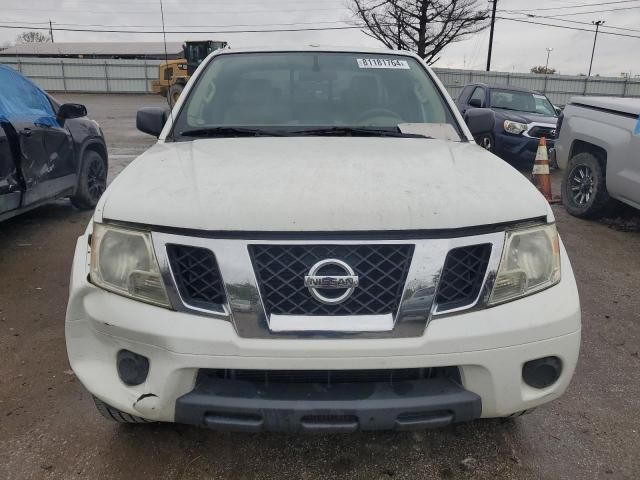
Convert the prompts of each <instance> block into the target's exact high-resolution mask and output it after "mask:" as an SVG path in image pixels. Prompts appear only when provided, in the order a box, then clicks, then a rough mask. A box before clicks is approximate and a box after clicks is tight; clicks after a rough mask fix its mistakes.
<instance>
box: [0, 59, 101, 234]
mask: <svg viewBox="0 0 640 480" xmlns="http://www.w3.org/2000/svg"><path fill="white" fill-rule="evenodd" d="M86 115H87V109H86V108H85V107H84V105H80V104H76V103H66V104H63V105H60V104H59V103H58V102H56V101H55V100H54V99H53V98H52V97H51V96H50V95H48V94H47V93H46V92H44V91H43V90H42V89H41V88H40V87H38V86H37V85H36V84H35V83H33V82H32V81H30V80H28V79H27V78H24V77H23V76H22V75H20V74H19V73H18V72H16V71H14V70H13V69H11V68H9V67H7V66H3V65H0V221H1V220H5V219H7V218H10V217H13V216H15V215H18V214H19V213H22V212H24V211H26V210H30V209H32V208H35V207H37V206H39V205H41V204H43V203H45V202H48V201H51V200H54V199H57V198H64V197H69V198H70V199H71V203H72V204H73V205H74V206H76V207H77V208H81V209H91V208H93V207H95V205H96V203H97V202H98V200H99V199H100V196H101V195H102V192H103V191H104V189H105V187H106V183H107V168H108V157H107V147H106V144H105V141H104V136H103V134H102V130H100V126H99V125H98V123H97V122H95V121H93V120H89V119H88V118H86Z"/></svg>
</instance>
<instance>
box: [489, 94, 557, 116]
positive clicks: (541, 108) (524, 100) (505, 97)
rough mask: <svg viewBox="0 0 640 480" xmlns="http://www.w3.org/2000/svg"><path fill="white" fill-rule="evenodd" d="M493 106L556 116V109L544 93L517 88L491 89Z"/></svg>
mask: <svg viewBox="0 0 640 480" xmlns="http://www.w3.org/2000/svg"><path fill="white" fill-rule="evenodd" d="M491 108H504V109H506V110H515V111H517V112H526V113H538V114H540V115H546V116H548V117H555V116H556V111H555V109H554V108H553V105H551V102H549V100H548V99H547V97H545V96H544V95H540V94H537V93H529V92H519V91H516V90H499V89H492V90H491Z"/></svg>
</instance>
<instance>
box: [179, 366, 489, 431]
mask: <svg viewBox="0 0 640 480" xmlns="http://www.w3.org/2000/svg"><path fill="white" fill-rule="evenodd" d="M205 372H206V371H205ZM203 377H205V378H203ZM481 412H482V401H481V399H480V397H479V396H478V395H476V394H475V393H472V392H469V391H468V390H465V389H464V388H462V387H461V386H460V385H459V384H458V383H457V382H456V381H454V380H453V379H450V378H432V379H425V380H403V381H398V382H394V383H391V382H372V383H336V384H334V385H326V384H319V383H284V384H278V383H275V384H264V385H263V384H260V385H255V384H252V383H250V382H247V381H240V380H220V379H217V378H214V379H209V380H206V375H199V377H198V381H197V382H196V388H195V389H194V390H193V391H191V392H189V393H187V394H186V395H183V396H182V397H180V398H178V400H177V401H176V415H175V421H176V422H178V423H187V424H192V425H198V426H207V427H212V428H221V429H227V430H229V429H231V430H240V431H261V430H268V431H302V432H354V431H356V430H359V429H361V430H412V429H418V428H432V427H440V426H445V425H449V424H450V423H453V422H463V421H468V420H473V419H475V418H478V417H480V415H481Z"/></svg>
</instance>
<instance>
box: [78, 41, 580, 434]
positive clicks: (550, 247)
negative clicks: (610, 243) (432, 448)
mask: <svg viewBox="0 0 640 480" xmlns="http://www.w3.org/2000/svg"><path fill="white" fill-rule="evenodd" d="M494 121H495V119H494V113H493V112H492V111H491V110H489V109H484V108H475V109H470V110H469V111H467V112H466V113H465V117H464V118H463V116H462V115H461V114H460V112H459V111H458V110H457V108H456V106H455V104H454V103H453V101H452V99H451V98H450V96H449V95H448V94H447V92H446V91H445V89H444V88H443V86H442V84H441V83H440V81H439V80H438V79H437V78H436V76H435V75H434V74H433V72H432V71H431V69H430V68H429V67H428V66H427V65H426V64H425V63H424V62H423V61H422V60H421V59H420V58H419V57H418V56H416V55H414V54H412V53H408V52H396V51H386V50H382V51H380V50H347V49H336V48H320V47H308V48H306V47H305V48H295V49H261V50H239V49H219V50H216V51H214V52H213V53H212V54H210V55H209V56H208V57H207V58H206V59H205V60H204V61H203V62H202V64H201V65H200V66H199V68H198V69H197V71H196V72H195V74H194V75H193V76H192V77H191V78H190V80H189V82H188V84H187V85H186V87H185V89H184V91H183V93H182V95H180V97H179V99H178V100H177V103H176V104H175V106H174V108H173V110H172V111H169V110H167V109H163V108H157V107H153V108H151V107H149V108H143V109H141V110H140V111H139V112H138V116H137V126H138V128H139V129H140V130H142V131H143V132H146V133H149V134H151V135H154V136H156V137H158V141H157V143H156V144H154V145H153V146H152V147H151V148H149V149H148V150H147V151H146V152H145V153H143V154H142V155H140V156H139V157H138V158H137V159H136V160H134V161H133V162H132V163H131V164H130V165H129V166H128V167H127V168H126V169H125V170H124V171H123V172H122V173H121V174H120V175H119V176H118V177H117V178H116V179H115V180H114V181H113V183H112V184H111V185H110V186H109V187H108V188H107V190H106V191H105V193H104V194H103V195H102V197H101V199H100V201H99V203H98V205H97V208H96V210H95V214H94V216H93V218H92V220H91V221H90V223H89V225H88V227H87V229H86V232H85V233H84V235H82V236H81V237H80V238H79V239H78V243H77V247H76V251H75V257H74V262H73V270H72V276H71V288H70V298H69V303H68V309H67V316H66V340H67V350H68V354H69V360H70V363H71V366H72V368H73V371H74V372H75V374H76V375H77V377H78V379H79V380H80V381H81V382H82V384H83V385H84V387H85V388H86V389H87V390H88V391H89V392H90V393H91V395H92V396H93V397H94V398H95V403H96V406H97V408H98V411H99V412H100V413H102V414H103V415H104V416H106V417H107V418H109V419H111V420H116V421H119V422H126V423H147V422H177V423H185V424H192V425H198V426H203V427H210V428H215V429H231V430H241V431H263V430H268V431H296V432H352V431H356V430H393V429H398V430H403V429H421V428H429V427H439V426H445V425H449V424H451V423H456V422H464V421H469V420H473V419H478V418H491V417H511V416H518V415H521V414H523V413H526V412H529V411H531V410H532V409H534V408H536V407H539V406H540V405H542V404H544V403H547V402H549V401H552V400H554V399H556V398H558V397H559V396H561V395H562V394H563V392H564V391H565V389H566V388H567V386H568V384H569V382H570V381H571V377H572V375H573V372H574V369H575V367H576V362H577V358H578V351H579V347H580V330H581V326H580V304H579V298H578V292H577V289H576V283H575V280H574V275H573V272H572V269H571V264H570V262H569V258H568V257H567V253H566V251H565V248H564V246H563V243H562V241H561V239H560V237H559V235H558V232H557V230H556V224H555V219H554V215H553V213H552V210H551V208H550V207H549V204H548V203H547V201H546V200H545V199H544V198H543V196H542V195H541V194H540V193H539V192H538V191H537V190H536V188H535V187H534V186H532V185H531V184H530V183H529V181H528V180H527V179H526V178H525V177H524V176H523V175H521V174H520V173H519V172H517V171H516V170H515V169H513V168H512V167H510V166H509V165H507V164H506V163H505V162H503V161H502V160H500V159H499V158H498V157H496V156H494V155H493V154H492V153H491V152H489V151H487V150H485V149H483V148H482V147H480V146H478V145H476V144H475V142H474V141H473V138H474V136H476V137H477V136H478V135H481V134H483V133H486V132H491V131H492V129H493V127H494Z"/></svg>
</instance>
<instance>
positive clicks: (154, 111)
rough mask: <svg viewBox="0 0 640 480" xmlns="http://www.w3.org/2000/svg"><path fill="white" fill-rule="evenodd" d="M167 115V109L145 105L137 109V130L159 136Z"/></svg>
mask: <svg viewBox="0 0 640 480" xmlns="http://www.w3.org/2000/svg"><path fill="white" fill-rule="evenodd" d="M168 117H169V110H168V109H166V108H160V107H145V108H141V109H140V110H138V113H137V115H136V127H137V128H138V130H140V131H141V132H144V133H148V134H149V135H153V136H154V137H159V136H160V132H162V128H163V127H164V124H165V123H166V122H167V118H168Z"/></svg>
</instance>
